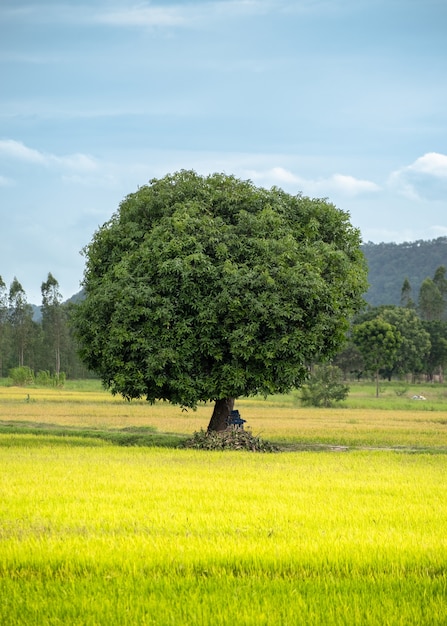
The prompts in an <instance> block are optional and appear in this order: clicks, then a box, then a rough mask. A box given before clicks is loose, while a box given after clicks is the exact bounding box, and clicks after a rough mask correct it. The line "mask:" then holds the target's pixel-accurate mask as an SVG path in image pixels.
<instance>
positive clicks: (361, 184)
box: [248, 167, 380, 196]
mask: <svg viewBox="0 0 447 626" xmlns="http://www.w3.org/2000/svg"><path fill="white" fill-rule="evenodd" d="M248 176H249V178H251V179H253V180H254V181H258V182H260V183H261V184H269V185H278V186H287V187H288V188H290V187H295V190H300V191H302V192H303V193H305V194H306V195H312V196H326V195H328V194H332V193H334V192H337V193H339V194H342V195H345V196H357V195H360V194H364V193H375V192H377V191H379V190H380V187H379V186H378V185H376V183H373V182H372V181H369V180H362V179H359V178H354V176H348V175H345V174H333V175H332V176H330V177H328V178H321V179H316V180H315V179H306V178H303V177H301V176H297V175H296V174H293V173H292V172H290V171H289V170H287V169H285V168H283V167H273V168H271V169H270V170H266V171H254V170H252V171H249V172H248Z"/></svg>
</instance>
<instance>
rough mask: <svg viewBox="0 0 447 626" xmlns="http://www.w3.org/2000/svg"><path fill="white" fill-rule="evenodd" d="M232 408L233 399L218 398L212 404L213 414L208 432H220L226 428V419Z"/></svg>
mask: <svg viewBox="0 0 447 626" xmlns="http://www.w3.org/2000/svg"><path fill="white" fill-rule="evenodd" d="M233 406H234V398H219V399H218V400H216V403H215V404H214V410H213V414H212V416H211V419H210V423H209V424H208V432H209V431H210V430H214V431H221V430H225V429H226V428H227V426H228V418H229V416H230V413H231V411H232V410H233Z"/></svg>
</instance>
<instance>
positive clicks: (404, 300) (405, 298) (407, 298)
mask: <svg viewBox="0 0 447 626" xmlns="http://www.w3.org/2000/svg"><path fill="white" fill-rule="evenodd" d="M411 292H412V290H411V285H410V281H409V280H408V278H405V280H404V282H403V284H402V289H401V291H400V306H403V307H406V308H408V309H413V308H414V302H413V298H412V297H411Z"/></svg>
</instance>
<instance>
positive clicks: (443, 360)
mask: <svg viewBox="0 0 447 626" xmlns="http://www.w3.org/2000/svg"><path fill="white" fill-rule="evenodd" d="M423 326H424V329H425V330H426V332H428V334H429V336H430V351H429V353H428V354H427V355H426V356H425V363H424V367H425V372H426V374H427V376H428V377H429V379H430V380H433V377H434V376H435V374H437V375H438V376H439V380H440V382H442V380H443V373H444V369H445V367H446V365H447V322H444V321H440V320H433V321H430V322H423Z"/></svg>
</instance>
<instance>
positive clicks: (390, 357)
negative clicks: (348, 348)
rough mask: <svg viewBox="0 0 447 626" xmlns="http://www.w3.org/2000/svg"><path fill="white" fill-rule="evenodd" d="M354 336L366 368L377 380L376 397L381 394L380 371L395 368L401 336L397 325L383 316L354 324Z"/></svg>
mask: <svg viewBox="0 0 447 626" xmlns="http://www.w3.org/2000/svg"><path fill="white" fill-rule="evenodd" d="M352 338H353V341H354V343H355V344H356V346H357V347H358V349H359V350H360V352H361V354H362V356H363V360H364V363H365V368H366V370H367V371H368V372H371V373H372V374H373V375H374V378H375V380H376V397H378V396H379V372H380V370H381V369H384V368H391V369H392V368H393V367H394V364H395V360H396V356H397V351H398V349H399V346H400V344H401V341H402V340H401V336H400V333H399V331H398V330H397V328H396V327H395V326H393V325H392V324H390V323H389V322H385V320H383V319H382V318H381V317H377V318H375V319H373V320H369V321H366V322H363V323H361V324H359V325H357V326H354V328H353V333H352Z"/></svg>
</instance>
